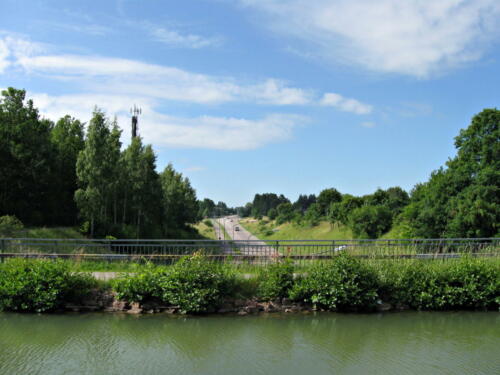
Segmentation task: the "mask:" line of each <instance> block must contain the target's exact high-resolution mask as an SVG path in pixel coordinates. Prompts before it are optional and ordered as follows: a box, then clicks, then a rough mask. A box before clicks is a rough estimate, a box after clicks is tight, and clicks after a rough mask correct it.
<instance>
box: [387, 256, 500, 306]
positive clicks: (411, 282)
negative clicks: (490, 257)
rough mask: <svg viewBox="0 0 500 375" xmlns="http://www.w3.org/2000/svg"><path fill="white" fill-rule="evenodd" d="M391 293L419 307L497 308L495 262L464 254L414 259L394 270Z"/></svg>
mask: <svg viewBox="0 0 500 375" xmlns="http://www.w3.org/2000/svg"><path fill="white" fill-rule="evenodd" d="M391 288H392V291H391V294H392V295H393V298H394V299H395V300H396V302H400V303H403V304H406V305H408V306H410V307H412V308H415V309H419V310H449V309H458V308H460V309H477V308H482V309H487V308H494V309H498V307H499V305H500V273H499V269H498V266H496V265H495V264H494V263H487V262H485V261H484V260H479V259H470V258H464V259H461V260H457V261H448V262H440V263H426V262H416V263H414V264H412V266H409V267H406V269H404V270H403V271H402V272H399V273H394V274H393V279H392V286H391Z"/></svg>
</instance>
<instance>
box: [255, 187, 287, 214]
mask: <svg viewBox="0 0 500 375" xmlns="http://www.w3.org/2000/svg"><path fill="white" fill-rule="evenodd" d="M283 203H290V201H289V200H288V199H287V198H286V197H285V196H284V195H283V194H280V195H279V196H278V195H277V194H274V193H265V194H255V197H254V199H253V202H252V216H253V217H260V216H265V215H267V213H268V212H269V210H270V209H271V208H276V209H277V208H278V206H279V205H280V204H283Z"/></svg>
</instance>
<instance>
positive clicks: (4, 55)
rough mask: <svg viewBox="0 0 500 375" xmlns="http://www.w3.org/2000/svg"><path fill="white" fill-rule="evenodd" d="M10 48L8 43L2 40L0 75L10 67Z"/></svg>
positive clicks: (0, 44) (0, 45) (0, 46)
mask: <svg viewBox="0 0 500 375" xmlns="http://www.w3.org/2000/svg"><path fill="white" fill-rule="evenodd" d="M9 54H10V52H9V48H8V47H7V43H5V41H3V40H1V39H0V73H3V71H4V70H5V69H6V68H7V67H8V66H9V65H10V61H9V60H8V57H9Z"/></svg>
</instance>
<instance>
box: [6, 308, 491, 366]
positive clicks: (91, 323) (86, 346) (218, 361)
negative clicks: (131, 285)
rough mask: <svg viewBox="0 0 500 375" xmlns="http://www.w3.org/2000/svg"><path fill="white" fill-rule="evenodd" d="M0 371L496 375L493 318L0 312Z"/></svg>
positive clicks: (480, 315)
mask: <svg viewBox="0 0 500 375" xmlns="http://www.w3.org/2000/svg"><path fill="white" fill-rule="evenodd" d="M0 374H9V375H10V374H30V375H31V374H44V375H45V374H120V375H123V374H214V375H215V374H217V375H221V374H235V375H236V374H241V375H244V374H252V375H255V374H286V375H292V374H310V375H319V374H384V375H389V374H398V375H401V374H419V375H424V374H433V375H434V374H488V375H491V374H500V314H499V313H496V312H490V313H483V312H451V313H436V312H432V313H430V312H420V313H417V312H404V313H388V314H371V315H359V314H328V313H323V314H309V315H279V314H278V315H264V316H245V317H238V316H209V317H169V316H167V315H163V314H162V315H146V316H131V315H127V314H109V313H108V314H106V313H102V314H100V313H93V314H64V315H35V314H13V313H3V314H0Z"/></svg>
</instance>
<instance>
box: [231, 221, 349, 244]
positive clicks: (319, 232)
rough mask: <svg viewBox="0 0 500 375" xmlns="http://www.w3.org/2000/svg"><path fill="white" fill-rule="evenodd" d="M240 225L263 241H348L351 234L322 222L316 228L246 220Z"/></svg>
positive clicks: (347, 229)
mask: <svg viewBox="0 0 500 375" xmlns="http://www.w3.org/2000/svg"><path fill="white" fill-rule="evenodd" d="M240 224H241V225H242V226H243V227H244V228H245V229H246V230H248V231H249V232H251V233H252V234H254V235H255V236H257V237H258V238H260V239H263V240H299V239H300V240H348V239H351V238H352V232H351V230H350V229H349V228H347V227H346V226H343V225H334V226H332V225H331V224H330V223H329V222H326V221H322V222H320V223H319V224H318V225H316V226H307V225H297V224H293V223H284V224H281V225H277V224H276V221H275V220H260V221H259V220H255V219H252V218H246V219H242V220H240Z"/></svg>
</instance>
